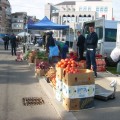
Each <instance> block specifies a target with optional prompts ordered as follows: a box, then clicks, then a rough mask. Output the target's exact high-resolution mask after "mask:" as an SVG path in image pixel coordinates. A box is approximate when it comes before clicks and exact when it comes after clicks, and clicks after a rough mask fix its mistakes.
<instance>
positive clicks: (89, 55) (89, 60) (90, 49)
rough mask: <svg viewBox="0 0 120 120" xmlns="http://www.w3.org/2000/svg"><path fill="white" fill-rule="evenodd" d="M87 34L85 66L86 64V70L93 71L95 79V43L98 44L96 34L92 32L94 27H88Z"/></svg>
mask: <svg viewBox="0 0 120 120" xmlns="http://www.w3.org/2000/svg"><path fill="white" fill-rule="evenodd" d="M89 32H90V33H89V34H88V35H87V38H86V50H87V52H86V64H87V69H91V65H92V69H93V71H94V74H95V77H97V66H96V59H95V54H96V48H97V43H98V36H97V34H96V32H95V31H94V26H93V25H90V26H89Z"/></svg>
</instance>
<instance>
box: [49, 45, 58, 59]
mask: <svg viewBox="0 0 120 120" xmlns="http://www.w3.org/2000/svg"><path fill="white" fill-rule="evenodd" d="M53 56H59V49H58V46H54V47H49V57H53Z"/></svg>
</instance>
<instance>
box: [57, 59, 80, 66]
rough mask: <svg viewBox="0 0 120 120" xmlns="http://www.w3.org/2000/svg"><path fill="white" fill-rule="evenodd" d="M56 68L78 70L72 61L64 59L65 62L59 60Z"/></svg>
mask: <svg viewBox="0 0 120 120" xmlns="http://www.w3.org/2000/svg"><path fill="white" fill-rule="evenodd" d="M56 67H60V68H71V67H75V68H77V67H78V68H79V64H78V63H77V62H76V61H74V60H73V59H68V58H66V59H65V60H64V59H61V61H60V62H58V63H57V64H56Z"/></svg>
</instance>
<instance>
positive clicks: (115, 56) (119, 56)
mask: <svg viewBox="0 0 120 120" xmlns="http://www.w3.org/2000/svg"><path fill="white" fill-rule="evenodd" d="M110 57H111V58H112V60H113V61H114V62H118V61H119V60H120V48H117V47H116V48H114V49H113V51H112V52H111V54H110Z"/></svg>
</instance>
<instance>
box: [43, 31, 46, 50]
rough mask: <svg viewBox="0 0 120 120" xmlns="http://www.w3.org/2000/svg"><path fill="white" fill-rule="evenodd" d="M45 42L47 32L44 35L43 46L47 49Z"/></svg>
mask: <svg viewBox="0 0 120 120" xmlns="http://www.w3.org/2000/svg"><path fill="white" fill-rule="evenodd" d="M45 44H46V33H44V35H43V48H44V49H45Z"/></svg>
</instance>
